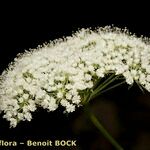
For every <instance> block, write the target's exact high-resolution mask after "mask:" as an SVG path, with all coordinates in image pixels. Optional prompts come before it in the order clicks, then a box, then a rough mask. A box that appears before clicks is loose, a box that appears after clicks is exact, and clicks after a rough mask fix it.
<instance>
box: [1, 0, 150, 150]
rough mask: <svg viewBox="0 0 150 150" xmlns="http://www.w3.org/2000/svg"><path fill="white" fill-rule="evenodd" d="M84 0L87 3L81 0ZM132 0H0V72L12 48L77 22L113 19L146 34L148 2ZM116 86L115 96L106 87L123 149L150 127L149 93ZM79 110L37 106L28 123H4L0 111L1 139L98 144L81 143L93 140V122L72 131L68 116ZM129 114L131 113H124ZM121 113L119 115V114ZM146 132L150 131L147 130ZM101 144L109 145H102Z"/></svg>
mask: <svg viewBox="0 0 150 150" xmlns="http://www.w3.org/2000/svg"><path fill="white" fill-rule="evenodd" d="M87 3H88V4H89V6H87V5H85V4H87ZM137 3H138V2H136V5H135V3H134V4H131V3H127V2H120V3H119V2H116V3H113V4H112V3H110V2H106V3H102V2H101V3H97V2H94V1H92V2H86V3H85V4H81V3H76V4H75V3H73V2H72V3H71V4H70V5H69V6H68V5H67V3H66V4H65V7H64V5H62V4H61V3H60V2H56V4H52V3H47V4H46V3H44V2H43V3H42V4H40V3H39V4H38V5H37V2H36V3H34V4H33V5H31V4H30V3H28V4H25V3H23V2H22V3H20V4H16V5H15V4H14V5H15V6H14V5H13V4H11V3H7V4H6V5H5V6H3V5H1V6H0V7H1V13H0V72H2V71H3V70H4V69H5V68H6V67H7V65H8V63H10V62H11V61H12V60H13V59H14V57H15V56H16V55H17V53H22V52H24V50H25V49H27V50H28V49H29V48H36V47H37V46H38V45H42V44H43V43H44V42H48V41H49V40H54V39H56V38H61V37H62V36H67V35H71V34H72V32H75V31H77V30H78V29H80V28H88V27H93V28H94V27H98V26H106V25H112V24H113V25H114V26H116V27H120V28H124V27H127V28H128V29H129V31H131V32H132V33H135V34H136V35H137V36H140V35H144V36H147V37H150V21H149V10H148V8H147V7H146V6H148V5H147V4H146V3H144V2H143V3H139V6H137ZM143 4H144V5H143ZM135 89H136V90H135ZM119 90H120V91H119V94H118V92H116V91H114V93H115V94H117V96H114V95H115V94H113V93H111V94H112V95H111V96H112V101H113V102H114V104H115V105H116V106H117V109H118V113H119V117H120V122H121V123H120V124H121V125H120V126H121V128H122V129H121V133H120V135H119V136H118V137H117V138H118V140H119V141H120V143H121V144H122V145H123V146H124V147H125V148H126V149H134V148H135V147H134V146H135V145H136V144H137V141H138V140H137V138H136V136H137V135H139V132H140V133H143V132H144V133H149V132H150V130H149V125H150V122H149V120H150V111H149V109H150V108H149V106H150V104H149V103H148V102H147V100H148V99H149V97H148V96H144V98H143V97H142V98H141V92H140V90H138V89H137V87H135V88H134V89H133V90H131V91H130V92H128V91H127V88H126V87H125V89H124V88H123V89H119ZM122 90H125V92H122ZM120 93H121V94H120ZM127 93H129V94H131V95H129V94H127ZM133 93H134V94H133ZM122 94H123V95H122ZM138 96H139V97H140V98H139V99H142V100H146V103H144V104H143V103H141V100H139V101H138V103H137V101H136V100H137V99H138V98H137V97H138ZM106 97H109V98H110V96H109V95H106ZM109 98H108V99H109ZM120 99H121V101H120ZM109 102H110V101H109V100H108V103H109ZM146 105H147V106H146ZM82 111H83V110H82V109H79V110H78V112H75V113H74V114H70V115H69V116H66V115H64V114H62V110H58V111H56V112H54V113H47V112H46V111H44V110H38V111H36V112H35V113H34V114H33V120H32V121H31V122H30V123H29V122H22V123H20V124H19V125H18V126H17V128H15V129H9V123H8V122H7V121H5V120H4V119H2V116H1V118H0V139H6V140H8V139H10V140H12V139H14V140H17V141H24V140H26V139H29V138H31V139H37V140H41V139H78V141H79V145H80V146H81V147H82V148H81V149H88V148H89V149H93V150H94V149H98V148H91V147H88V146H85V145H86V144H87V142H88V141H90V140H92V136H93V137H97V136H98V135H97V134H96V135H95V132H96V129H95V128H94V127H93V128H94V129H93V130H91V129H90V131H89V130H88V131H86V132H84V133H83V134H80V133H78V132H77V134H75V133H76V132H74V129H73V128H74V126H73V122H74V120H76V118H78V117H79V116H80V115H81V114H82ZM136 113H137V114H138V115H137V116H136ZM130 115H131V116H132V117H129V116H130ZM134 115H135V116H134ZM142 115H143V116H144V117H145V118H144V119H143V117H141V116H142ZM122 117H124V119H122V120H121V118H122ZM136 117H137V118H138V119H136ZM140 117H141V118H140ZM88 123H89V122H88ZM79 124H80V123H79ZM89 124H90V123H89ZM122 124H124V125H122ZM91 126H92V125H91ZM91 128H92V127H91ZM143 130H144V131H143ZM142 135H143V134H142ZM147 136H148V137H150V136H149V134H148V135H147ZM89 139H90V140H89ZM85 143H86V144H85ZM100 143H102V144H103V145H108V143H107V142H106V141H102V140H100ZM87 145H88V144H87ZM89 145H90V144H89ZM143 145H145V146H144V147H141V149H140V148H139V150H149V149H150V145H149V144H143ZM101 149H102V150H103V149H104V150H105V149H106V150H107V149H113V148H112V147H111V146H108V148H107V146H106V147H105V146H104V147H103V146H101ZM136 149H137V148H136Z"/></svg>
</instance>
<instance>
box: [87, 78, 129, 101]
mask: <svg viewBox="0 0 150 150" xmlns="http://www.w3.org/2000/svg"><path fill="white" fill-rule="evenodd" d="M125 82H126V81H122V82H120V83H117V84H115V85H113V86H111V87H109V88H107V89H106V90H102V91H100V92H99V93H96V94H92V95H91V97H90V98H91V99H94V98H95V97H97V96H99V95H101V94H103V93H105V92H107V91H109V90H112V89H114V88H116V87H118V86H120V85H122V84H124V83H125Z"/></svg>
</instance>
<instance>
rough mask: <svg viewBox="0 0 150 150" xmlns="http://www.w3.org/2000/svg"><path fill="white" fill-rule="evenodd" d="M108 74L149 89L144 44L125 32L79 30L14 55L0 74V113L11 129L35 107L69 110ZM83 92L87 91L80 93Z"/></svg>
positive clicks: (148, 52)
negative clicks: (71, 34) (12, 59)
mask: <svg viewBox="0 0 150 150" xmlns="http://www.w3.org/2000/svg"><path fill="white" fill-rule="evenodd" d="M108 74H114V75H115V76H119V75H121V76H122V77H123V78H124V79H125V81H126V83H127V84H130V85H131V84H133V82H134V81H135V82H137V83H138V84H140V85H141V86H142V87H144V88H145V89H147V90H148V91H150V44H149V42H148V40H147V39H143V38H137V37H136V36H134V35H131V34H130V33H128V31H126V30H121V29H118V28H113V29H112V28H111V27H104V28H98V29H97V30H95V31H92V30H90V29H82V30H80V31H79V32H77V33H75V34H74V35H73V36H71V37H66V38H65V39H64V40H62V39H61V40H55V41H53V42H50V43H49V44H45V45H43V46H39V47H38V48H37V49H32V50H29V51H26V52H25V53H24V54H20V55H18V57H16V58H15V59H14V62H13V63H11V64H10V65H9V67H8V69H6V70H5V71H3V73H2V75H1V76H0V111H2V112H4V118H6V119H7V120H8V121H10V126H11V127H16V125H17V123H18V122H20V121H21V120H22V121H24V120H27V121H31V119H32V115H31V113H32V112H34V111H35V110H36V109H37V108H38V107H43V108H44V109H47V110H48V111H54V110H56V109H57V108H58V107H59V106H63V107H64V108H65V112H68V113H70V112H73V111H75V108H76V107H78V106H80V105H81V104H82V102H83V101H84V100H85V96H86V95H85V94H84V93H85V91H88V92H90V91H92V90H91V89H92V88H93V87H94V86H95V84H96V83H97V81H98V80H99V79H101V78H104V77H106V76H107V75H108ZM86 94H87V93H86Z"/></svg>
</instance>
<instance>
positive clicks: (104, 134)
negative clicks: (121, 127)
mask: <svg viewBox="0 0 150 150" xmlns="http://www.w3.org/2000/svg"><path fill="white" fill-rule="evenodd" d="M86 110H87V111H88V115H89V117H90V120H91V121H92V123H93V124H94V125H95V127H96V128H97V129H98V130H99V131H100V132H101V133H102V134H103V136H104V137H105V138H106V139H107V140H108V141H109V142H110V143H111V144H112V145H113V146H114V147H115V148H116V150H123V148H122V147H121V146H120V145H119V144H118V143H117V141H116V140H115V139H114V138H113V137H112V136H111V135H110V134H109V133H108V131H107V130H106V129H105V128H104V127H103V126H102V124H101V123H100V122H99V120H98V119H97V118H96V116H95V115H94V114H93V113H92V112H91V111H89V110H88V109H86Z"/></svg>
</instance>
